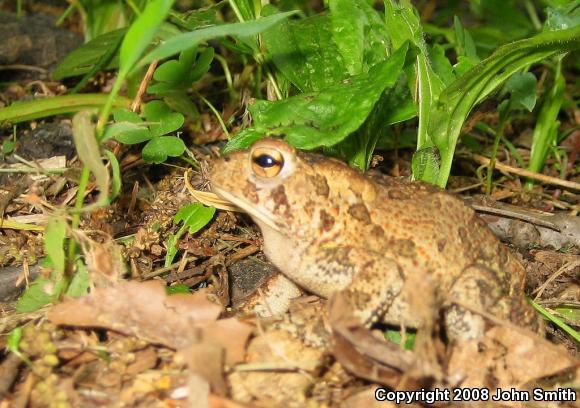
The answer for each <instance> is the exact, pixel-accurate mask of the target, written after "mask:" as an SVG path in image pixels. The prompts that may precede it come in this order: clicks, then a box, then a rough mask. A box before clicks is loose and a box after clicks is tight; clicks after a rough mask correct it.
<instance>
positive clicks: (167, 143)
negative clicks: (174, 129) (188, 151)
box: [141, 136, 185, 164]
mask: <svg viewBox="0 0 580 408" xmlns="http://www.w3.org/2000/svg"><path fill="white" fill-rule="evenodd" d="M183 152H185V143H183V140H181V139H180V138H178V137H175V136H160V137H156V138H153V139H151V140H150V141H149V142H148V143H147V144H146V145H145V147H144V148H143V151H142V152H141V155H142V157H143V160H145V161H146V162H148V163H155V164H159V163H163V162H164V161H165V160H167V157H168V156H169V157H177V156H181V155H182V154H183Z"/></svg>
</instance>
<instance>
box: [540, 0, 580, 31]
mask: <svg viewBox="0 0 580 408" xmlns="http://www.w3.org/2000/svg"><path fill="white" fill-rule="evenodd" d="M566 3H568V4H563V5H561V6H560V7H558V8H554V7H548V8H547V9H546V21H545V22H544V29H545V30H550V31H554V30H564V29H566V28H570V27H576V26H578V25H580V7H579V6H580V3H579V2H578V0H576V1H566Z"/></svg>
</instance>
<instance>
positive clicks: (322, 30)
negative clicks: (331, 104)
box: [262, 16, 348, 92]
mask: <svg viewBox="0 0 580 408" xmlns="http://www.w3.org/2000/svg"><path fill="white" fill-rule="evenodd" d="M262 39H263V42H264V45H265V46H266V49H267V50H268V54H269V55H270V57H271V58H272V61H273V62H274V64H275V65H276V67H277V68H278V69H279V70H280V72H282V74H283V75H284V76H285V77H286V78H287V79H288V80H289V81H290V82H291V83H292V84H293V85H294V86H295V87H296V88H298V89H299V90H300V91H302V92H309V91H318V90H320V89H322V88H326V87H328V86H330V85H334V84H336V83H338V82H340V81H342V80H343V79H345V78H346V77H347V76H348V71H347V69H346V68H345V66H344V61H343V59H342V56H341V54H340V52H339V49H338V47H337V45H336V43H335V42H334V41H333V39H332V31H331V24H330V18H329V17H328V16H313V17H309V18H305V19H302V20H298V21H285V22H283V23H281V24H278V25H276V26H274V27H272V28H270V29H269V30H266V31H264V33H263V34H262Z"/></svg>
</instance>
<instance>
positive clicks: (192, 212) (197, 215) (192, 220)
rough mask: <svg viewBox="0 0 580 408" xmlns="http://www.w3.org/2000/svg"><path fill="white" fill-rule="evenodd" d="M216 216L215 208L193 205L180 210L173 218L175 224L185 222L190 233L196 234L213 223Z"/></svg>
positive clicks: (198, 204)
mask: <svg viewBox="0 0 580 408" xmlns="http://www.w3.org/2000/svg"><path fill="white" fill-rule="evenodd" d="M214 214H215V208H214V207H206V206H204V205H203V204H201V203H193V204H188V205H186V206H185V207H182V208H180V209H179V211H178V212H177V214H175V216H174V217H173V222H174V223H175V224H179V223H181V222H183V224H184V225H185V226H186V227H187V228H188V230H189V233H190V234H195V233H196V232H197V231H199V230H200V229H202V228H203V227H205V226H206V225H207V224H208V223H209V222H210V221H211V219H212V218H213V215H214Z"/></svg>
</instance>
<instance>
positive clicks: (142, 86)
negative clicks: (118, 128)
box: [131, 60, 159, 112]
mask: <svg viewBox="0 0 580 408" xmlns="http://www.w3.org/2000/svg"><path fill="white" fill-rule="evenodd" d="M158 63H159V60H154V61H153V62H152V63H151V64H150V65H149V68H147V72H146V73H145V76H144V77H143V80H142V81H141V83H140V84H139V90H138V91H137V95H135V99H133V103H131V110H132V111H133V112H137V110H138V109H139V105H141V99H142V98H143V94H144V93H145V91H146V90H147V86H148V85H149V82H151V78H153V74H154V73H155V69H156V68H157V64H158Z"/></svg>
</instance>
